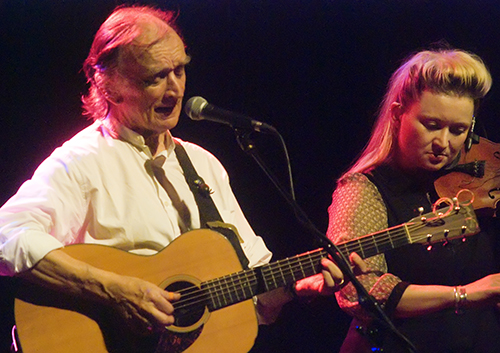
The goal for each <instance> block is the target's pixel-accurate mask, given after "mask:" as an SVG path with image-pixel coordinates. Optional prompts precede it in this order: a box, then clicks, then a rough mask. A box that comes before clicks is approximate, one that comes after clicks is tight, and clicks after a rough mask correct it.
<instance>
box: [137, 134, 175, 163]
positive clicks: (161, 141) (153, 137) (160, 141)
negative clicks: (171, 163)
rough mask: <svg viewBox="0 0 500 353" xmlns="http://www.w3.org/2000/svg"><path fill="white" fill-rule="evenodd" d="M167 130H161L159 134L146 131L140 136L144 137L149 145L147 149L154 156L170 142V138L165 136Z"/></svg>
mask: <svg viewBox="0 0 500 353" xmlns="http://www.w3.org/2000/svg"><path fill="white" fill-rule="evenodd" d="M167 135H168V132H163V133H161V134H159V135H158V134H152V133H151V134H148V133H143V134H142V136H143V137H144V140H145V142H146V145H147V146H148V147H149V150H150V151H151V154H152V155H153V157H156V156H157V155H158V154H159V153H161V152H163V151H165V150H166V149H167V148H168V147H169V146H170V144H171V143H172V140H171V139H169V138H168V137H167Z"/></svg>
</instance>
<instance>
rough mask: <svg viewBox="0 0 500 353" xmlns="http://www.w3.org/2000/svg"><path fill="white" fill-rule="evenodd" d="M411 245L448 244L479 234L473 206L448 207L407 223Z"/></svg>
mask: <svg viewBox="0 0 500 353" xmlns="http://www.w3.org/2000/svg"><path fill="white" fill-rule="evenodd" d="M405 227H406V229H407V231H408V234H409V237H410V242H411V243H422V244H428V245H429V246H431V245H433V244H434V243H437V242H446V241H448V240H451V239H455V238H464V239H465V237H467V236H471V235H474V234H477V233H479V231H480V228H479V224H478V222H477V217H476V214H475V212H474V209H473V208H472V205H458V206H446V207H443V208H440V209H438V210H436V211H435V212H429V213H427V214H424V215H423V216H419V217H415V218H413V219H412V220H411V221H410V222H408V223H405Z"/></svg>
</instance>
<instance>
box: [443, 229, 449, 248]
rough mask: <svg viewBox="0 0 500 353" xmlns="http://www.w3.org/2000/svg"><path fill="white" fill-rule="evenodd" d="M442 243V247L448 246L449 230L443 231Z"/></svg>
mask: <svg viewBox="0 0 500 353" xmlns="http://www.w3.org/2000/svg"><path fill="white" fill-rule="evenodd" d="M443 233H444V243H443V246H446V245H448V244H449V242H448V235H449V234H450V230H449V229H445V230H444V232H443Z"/></svg>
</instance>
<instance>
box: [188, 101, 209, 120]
mask: <svg viewBox="0 0 500 353" xmlns="http://www.w3.org/2000/svg"><path fill="white" fill-rule="evenodd" d="M207 104H208V102H207V100H206V99H205V98H203V97H198V96H197V97H192V98H190V99H189V100H188V101H187V102H186V105H185V107H184V112H185V113H186V114H187V116H189V117H190V118H191V119H192V120H203V117H202V116H201V115H202V111H203V108H204V107H205V106H206V105H207Z"/></svg>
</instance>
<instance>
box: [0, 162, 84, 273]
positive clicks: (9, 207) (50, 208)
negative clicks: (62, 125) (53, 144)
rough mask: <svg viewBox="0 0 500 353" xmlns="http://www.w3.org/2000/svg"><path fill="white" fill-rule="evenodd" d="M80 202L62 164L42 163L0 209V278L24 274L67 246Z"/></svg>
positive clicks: (74, 183) (77, 190)
mask: <svg viewBox="0 0 500 353" xmlns="http://www.w3.org/2000/svg"><path fill="white" fill-rule="evenodd" d="M84 203H85V201H84V197H83V195H82V192H81V187H80V186H79V183H78V182H77V181H76V180H75V179H74V176H73V175H72V173H71V172H70V171H69V170H68V167H67V165H65V163H64V162H63V161H61V160H58V159H57V158H53V159H49V160H47V161H45V162H44V163H42V164H41V165H40V167H39V168H38V169H37V171H36V172H35V174H34V175H33V178H32V179H30V180H28V181H26V182H25V183H24V184H23V185H22V186H21V188H20V189H19V190H18V192H17V193H16V194H15V195H14V196H13V197H12V198H11V199H10V200H8V201H7V202H6V203H5V205H3V206H2V208H1V209H0V275H6V276H12V275H14V274H16V273H19V272H22V271H25V270H27V269H29V268H31V267H32V266H34V265H35V264H36V263H37V262H38V261H40V260H41V259H42V258H43V257H44V256H45V255H46V254H48V253H49V252H50V251H52V250H55V249H58V248H61V247H63V246H64V245H65V244H67V243H69V242H70V241H71V240H72V239H73V238H74V237H75V236H76V234H77V233H78V231H79V229H80V227H81V224H82V219H81V218H82V216H78V214H80V215H81V214H82V213H83V209H84V208H85V207H84Z"/></svg>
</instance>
